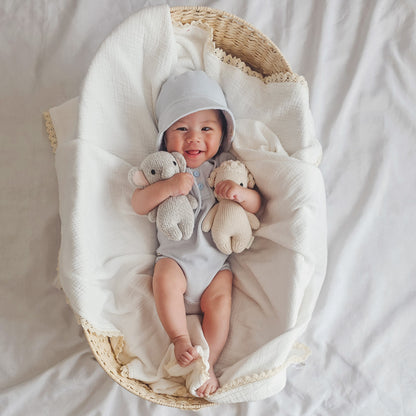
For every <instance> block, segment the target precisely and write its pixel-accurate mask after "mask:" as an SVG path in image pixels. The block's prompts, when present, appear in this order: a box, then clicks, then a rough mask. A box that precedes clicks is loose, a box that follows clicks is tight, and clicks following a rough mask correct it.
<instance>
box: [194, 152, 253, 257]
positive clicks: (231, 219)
mask: <svg viewBox="0 0 416 416" xmlns="http://www.w3.org/2000/svg"><path fill="white" fill-rule="evenodd" d="M224 180H232V181H234V182H236V183H238V184H239V185H240V186H244V187H245V188H247V187H249V188H253V187H254V185H255V181H254V178H253V176H252V174H251V173H250V172H249V171H248V169H247V168H246V166H245V165H244V164H243V163H242V162H240V161H238V160H227V161H225V162H223V163H221V165H220V166H219V167H217V168H216V169H214V170H213V171H212V172H211V175H210V177H209V179H208V184H209V186H211V187H212V188H214V189H215V186H216V185H217V184H218V183H219V182H221V181H224ZM214 193H215V191H214ZM215 196H216V198H217V200H218V203H217V204H215V205H214V206H213V207H212V208H211V210H210V211H209V212H208V214H207V215H206V217H205V218H204V221H203V222H202V230H203V231H205V232H208V231H209V230H211V235H212V238H213V240H214V242H215V244H216V246H217V248H218V250H220V251H221V252H223V253H224V254H231V253H232V252H234V253H241V252H242V251H243V250H245V249H246V248H249V247H250V246H251V244H252V242H253V240H254V237H253V234H252V230H257V229H258V228H259V227H260V222H259V220H258V218H257V217H256V216H255V215H254V214H252V213H250V212H247V211H245V209H244V208H243V207H242V206H241V205H240V204H239V203H238V202H236V201H231V200H227V199H220V198H219V197H218V195H217V194H215Z"/></svg>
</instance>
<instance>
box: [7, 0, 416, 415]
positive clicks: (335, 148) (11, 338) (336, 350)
mask: <svg viewBox="0 0 416 416" xmlns="http://www.w3.org/2000/svg"><path fill="white" fill-rule="evenodd" d="M162 3H166V2H164V1H144V0H130V1H126V0H120V1H117V2H113V1H109V0H102V1H99V2H98V1H88V2H76V1H69V0H66V1H64V0H57V1H54V2H47V1H41V0H34V1H32V2H15V1H12V0H3V1H2V2H1V4H0V22H1V24H0V34H1V36H0V73H1V77H0V98H1V106H0V145H1V152H0V167H1V172H2V174H1V175H0V187H1V188H0V192H1V193H0V195H1V198H0V215H1V233H0V242H1V243H0V244H1V246H0V264H1V275H0V277H1V283H0V284H1V287H0V296H1V300H0V323H1V324H0V347H1V351H2V355H1V361H0V366H1V367H0V413H1V414H2V415H13V416H14V415H23V414H25V415H26V414H30V415H48V414H53V415H112V414H122V415H136V414H154V415H163V416H164V415H168V416H171V415H179V414H186V413H188V412H184V411H181V410H177V409H170V408H167V407H162V406H157V405H154V404H152V403H149V402H147V401H145V400H142V399H140V398H138V397H136V396H134V395H132V394H130V393H128V392H127V391H126V390H124V389H123V388H121V387H120V386H118V385H117V384H116V383H114V382H113V381H112V380H111V379H110V378H109V377H108V376H107V375H106V374H105V373H104V371H103V370H102V369H101V367H99V365H98V364H97V363H96V362H95V361H94V360H93V359H92V353H91V352H90V350H89V348H88V346H87V344H86V342H85V340H84V338H83V336H82V334H81V333H80V329H79V327H78V326H77V324H76V322H75V321H74V319H73V315H72V312H71V310H70V309H69V307H68V306H67V305H66V304H65V301H64V298H63V296H62V294H61V293H60V292H59V291H57V290H56V289H54V287H53V285H52V282H53V280H54V276H55V267H56V258H57V254H58V247H59V229H60V223H59V217H58V198H57V181H56V175H55V168H54V157H53V155H52V152H51V151H50V148H49V143H48V140H47V138H46V132H45V129H44V126H43V122H42V116H41V113H42V111H44V110H47V109H48V108H50V107H52V106H55V105H58V104H60V103H62V102H64V101H66V100H68V99H69V98H72V97H74V96H76V95H78V94H79V91H80V87H81V83H82V80H83V78H84V76H85V73H86V70H87V68H88V66H89V63H90V61H91V59H92V57H93V56H94V54H95V52H96V49H97V47H98V46H99V44H100V43H101V42H102V41H103V40H104V39H105V37H107V36H108V34H109V33H110V31H111V30H112V29H113V28H114V27H115V26H117V25H118V24H119V23H120V22H122V21H123V20H124V19H125V18H126V17H127V16H129V15H130V14H132V13H134V12H135V11H137V10H139V9H140V8H142V7H144V6H152V5H156V4H162ZM169 4H170V5H171V6H175V5H183V4H199V5H204V6H210V7H216V8H222V9H225V10H227V11H229V12H231V13H234V14H236V15H238V16H240V17H242V18H244V19H246V20H248V21H249V22H250V23H252V24H254V25H255V26H256V27H257V28H258V29H259V30H261V31H262V32H263V33H265V34H266V35H268V36H269V37H270V38H271V39H272V40H273V41H274V42H275V43H276V44H277V45H278V46H279V48H280V49H281V51H282V53H283V54H284V56H285V57H286V59H287V60H288V62H289V63H290V64H291V66H292V68H293V69H294V71H295V72H297V73H299V74H302V75H304V76H305V77H306V79H307V80H308V83H309V88H310V99H311V109H312V113H313V116H314V119H315V124H316V130H317V133H318V137H319V138H320V140H321V143H322V146H323V151H324V157H323V161H322V164H321V169H322V172H323V175H324V179H325V182H326V188H327V203H328V231H329V233H328V244H329V263H328V272H327V278H326V281H325V283H324V287H323V290H322V292H321V296H320V298H319V300H318V304H317V308H316V311H315V314H314V317H313V319H312V322H311V324H310V326H309V328H308V330H307V332H306V333H305V335H304V337H303V339H302V340H301V341H303V342H305V343H306V344H307V345H309V347H310V348H311V349H312V355H311V357H310V358H309V360H308V361H307V363H306V366H305V367H302V368H299V369H298V368H291V369H289V372H288V382H287V386H286V388H285V389H284V390H283V391H282V392H281V393H279V394H278V395H276V396H274V397H272V398H269V399H267V400H264V401H261V402H254V403H245V404H238V405H229V406H221V408H215V407H214V408H207V409H202V410H201V411H200V412H199V414H200V415H202V416H206V415H209V416H211V415H215V414H218V413H219V412H220V411H221V412H224V414H227V415H230V416H231V415H271V414H273V415H288V416H289V415H290V416H296V415H302V416H303V415H366V416H368V415H377V416H379V415H413V414H414V413H415V412H416V398H415V395H414V391H415V389H416V381H415V380H416V370H415V369H416V352H415V351H416V339H415V335H414V334H415V328H416V303H415V295H416V290H415V277H416V262H415V260H414V241H415V237H414V235H415V233H416V220H415V217H414V212H415V208H416V197H415V194H414V190H415V189H416V187H415V185H416V180H415V179H416V164H415V160H416V159H415V157H416V137H415V136H416V135H415V133H416V119H415V118H414V115H413V114H414V109H415V107H416V106H415V104H416V100H415V98H416V83H415V82H414V74H415V70H416V44H415V43H416V41H415V37H414V33H415V30H416V18H415V17H416V6H415V5H414V4H413V3H411V2H408V1H404V0H403V1H394V0H369V1H366V2H360V1H352V2H349V1H346V0H345V1H341V0H340V1H338V2H325V1H323V0H312V1H310V2H302V1H300V0H295V1H293V0H286V1H284V0H282V1H279V2H277V1H272V0H268V1H266V0H265V1H263V2H261V3H259V2H255V1H253V0H252V1H249V0H229V1H227V2H225V1H223V2H221V1H194V2H186V1H170V2H169ZM259 4H260V6H259ZM189 413H190V412H189Z"/></svg>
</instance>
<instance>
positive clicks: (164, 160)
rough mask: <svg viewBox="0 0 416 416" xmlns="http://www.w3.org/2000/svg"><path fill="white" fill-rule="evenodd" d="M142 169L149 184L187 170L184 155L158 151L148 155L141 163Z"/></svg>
mask: <svg viewBox="0 0 416 416" xmlns="http://www.w3.org/2000/svg"><path fill="white" fill-rule="evenodd" d="M140 169H141V171H142V173H143V175H144V177H145V178H146V180H147V182H148V183H149V184H152V183H155V182H158V181H160V180H164V179H168V178H171V177H172V176H173V175H175V174H176V173H179V172H185V170H186V162H185V159H184V157H183V156H182V155H181V154H180V153H177V152H173V153H169V152H164V151H160V152H156V153H152V154H150V155H149V156H147V157H146V158H145V159H144V160H143V162H142V163H141V165H140Z"/></svg>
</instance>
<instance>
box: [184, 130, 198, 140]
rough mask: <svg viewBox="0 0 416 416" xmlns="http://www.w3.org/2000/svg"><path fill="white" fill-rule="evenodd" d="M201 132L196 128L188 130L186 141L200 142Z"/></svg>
mask: <svg viewBox="0 0 416 416" xmlns="http://www.w3.org/2000/svg"><path fill="white" fill-rule="evenodd" d="M199 140H200V139H199V132H198V131H195V130H190V131H188V134H187V135H186V141H187V142H188V143H192V142H199Z"/></svg>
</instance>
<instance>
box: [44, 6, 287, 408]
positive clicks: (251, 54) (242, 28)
mask: <svg viewBox="0 0 416 416" xmlns="http://www.w3.org/2000/svg"><path fill="white" fill-rule="evenodd" d="M171 17H172V21H173V23H182V24H187V23H192V22H195V21H198V22H202V23H203V24H208V25H209V26H210V27H211V28H212V29H213V38H214V42H215V46H216V48H220V49H222V50H223V51H224V52H225V54H222V55H220V56H221V59H223V61H224V62H227V63H228V64H231V65H235V66H237V67H239V68H240V69H241V70H243V71H245V72H247V73H248V74H249V75H252V76H256V77H258V78H260V79H262V80H263V81H264V82H270V81H273V80H280V81H285V80H290V79H292V77H294V76H295V74H293V72H292V70H291V69H290V67H289V65H288V63H287V62H286V60H285V59H284V57H283V56H282V54H281V53H280V51H279V49H278V48H277V47H276V45H274V44H273V42H272V41H271V40H270V39H269V38H267V37H266V36H265V35H263V34H262V33H260V32H259V31H258V30H257V29H256V28H255V27H253V26H252V25H250V24H249V23H247V22H246V21H244V20H242V19H240V18H239V17H237V16H234V15H232V14H230V13H226V12H223V11H220V10H215V9H211V8H207V7H173V8H171ZM49 135H50V136H51V134H49ZM51 143H52V142H51ZM84 333H85V336H86V338H87V340H88V343H89V345H90V348H91V350H92V352H93V353H94V356H95V358H96V359H97V361H98V362H99V364H100V365H101V366H102V367H103V369H104V370H105V371H106V372H107V373H108V375H109V376H110V377H111V378H112V379H113V380H114V381H116V382H117V383H118V384H120V385H121V386H123V387H124V388H126V389H127V390H129V391H130V392H132V393H134V394H136V395H137V396H139V397H141V398H144V399H146V400H149V401H151V402H154V403H158V404H162V405H165V406H170V407H176V408H180V409H193V410H196V409H200V408H202V407H206V406H212V405H213V403H210V402H208V401H206V400H204V399H198V398H193V397H177V396H171V395H165V394H158V393H155V392H153V391H152V390H151V388H150V387H149V386H148V385H147V384H145V383H142V382H140V381H138V380H133V379H129V378H126V377H124V376H123V375H122V374H121V372H120V367H121V365H120V364H119V363H118V362H117V360H116V358H115V354H114V351H113V348H112V343H111V339H110V338H109V337H107V336H102V335H97V334H96V333H94V331H93V330H92V329H91V328H84Z"/></svg>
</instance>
